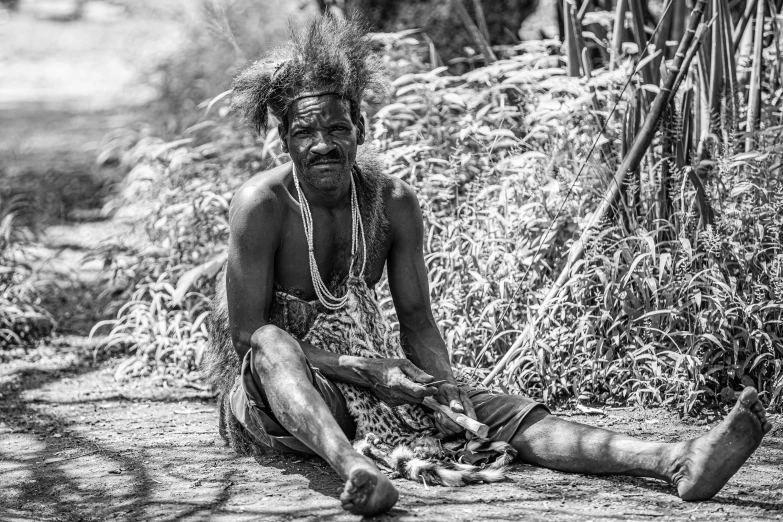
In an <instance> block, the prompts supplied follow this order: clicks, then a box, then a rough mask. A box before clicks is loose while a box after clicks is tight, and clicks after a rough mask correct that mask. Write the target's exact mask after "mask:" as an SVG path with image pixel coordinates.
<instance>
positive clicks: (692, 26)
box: [482, 0, 707, 385]
mask: <svg viewBox="0 0 783 522" xmlns="http://www.w3.org/2000/svg"><path fill="white" fill-rule="evenodd" d="M706 3H707V0H697V3H696V6H695V7H694V9H693V12H692V14H691V19H690V22H689V24H688V29H687V31H686V32H685V35H684V36H683V38H682V40H681V41H680V45H679V47H678V48H677V53H676V54H675V55H674V61H673V63H672V66H671V68H670V72H669V74H668V76H667V77H666V80H665V83H664V85H663V86H662V87H661V89H660V91H659V92H658V94H657V95H656V96H655V99H654V100H653V103H652V107H651V108H650V112H649V114H648V116H647V118H646V119H645V120H644V124H643V125H642V128H641V130H640V131H639V135H638V136H637V137H636V140H634V143H633V145H632V146H631V150H630V151H629V152H628V155H627V156H626V157H625V159H624V160H623V162H622V164H621V165H620V168H619V169H618V170H617V172H616V173H615V175H614V179H613V182H612V183H611V185H610V186H609V188H608V189H607V192H606V195H605V196H604V199H603V201H601V204H600V205H599V206H598V208H597V209H596V210H595V212H593V216H592V218H591V219H590V221H589V222H588V224H587V227H586V228H585V229H584V231H582V234H581V235H580V237H579V239H578V240H577V241H576V242H575V243H574V244H573V245H572V246H571V251H570V253H569V256H568V260H567V261H566V266H565V267H564V268H563V271H562V272H561V273H560V276H559V277H558V278H557V281H555V284H554V285H553V286H552V288H551V289H550V290H549V292H548V293H547V295H546V297H544V300H543V301H541V304H540V305H539V307H538V312H537V313H536V317H535V319H534V320H533V321H531V322H529V323H528V324H527V326H526V327H525V330H524V332H523V333H522V334H521V335H520V336H519V337H517V339H516V341H514V344H513V345H512V346H511V348H509V350H508V352H506V354H505V355H504V356H503V358H502V359H501V360H500V361H498V363H497V364H496V365H495V367H494V368H493V369H492V371H491V372H490V373H489V375H487V376H486V378H484V380H483V382H482V383H483V384H484V385H488V384H489V383H490V382H492V380H493V379H494V378H495V377H496V376H497V375H498V374H499V373H500V372H501V371H503V368H505V367H506V365H507V364H508V363H509V362H510V361H511V359H513V358H514V357H515V356H516V355H517V354H519V353H520V352H521V351H522V348H523V345H524V343H525V341H526V340H527V339H530V338H532V337H533V334H534V332H535V330H536V327H537V325H538V323H539V322H540V321H541V319H542V318H543V317H544V315H545V313H546V312H547V311H548V306H549V304H550V303H551V302H552V300H553V299H554V298H555V297H556V296H557V294H558V293H559V292H560V289H561V288H563V286H564V285H565V283H566V282H567V281H568V279H569V278H570V275H571V269H572V267H573V266H574V263H576V261H578V260H579V259H580V258H581V257H582V255H583V254H584V249H585V245H586V242H587V239H588V238H589V237H590V234H591V233H592V230H593V229H594V228H595V226H596V225H597V224H598V223H600V221H601V220H602V219H603V217H604V216H605V215H606V214H607V212H608V211H609V210H610V209H611V208H612V205H613V204H614V202H615V201H616V199H617V197H618V196H619V194H620V187H621V186H622V184H623V182H624V180H625V176H626V174H627V173H628V172H629V171H631V170H634V169H636V168H638V167H639V163H640V162H641V160H642V157H643V156H644V154H645V152H646V151H647V149H648V148H649V147H650V144H651V143H652V140H653V138H654V137H655V130H656V128H657V126H658V122H659V120H660V118H661V114H662V113H663V111H664V109H665V108H666V106H667V105H668V104H669V100H670V99H671V96H672V94H673V93H674V90H673V89H674V87H675V86H676V85H677V79H678V78H679V77H680V71H681V70H683V69H687V68H688V66H689V63H688V62H686V61H685V60H686V58H687V57H688V56H693V54H692V53H688V49H689V48H690V46H691V44H692V43H693V45H699V44H700V41H701V38H697V39H695V41H694V37H695V36H696V29H697V27H698V25H699V22H700V21H701V18H702V15H703V14H704V6H705V4H706Z"/></svg>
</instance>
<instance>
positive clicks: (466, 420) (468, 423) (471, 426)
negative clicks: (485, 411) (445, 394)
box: [423, 397, 489, 439]
mask: <svg viewBox="0 0 783 522" xmlns="http://www.w3.org/2000/svg"><path fill="white" fill-rule="evenodd" d="M423 404H424V405H425V406H426V407H428V408H429V409H431V410H434V411H439V412H441V413H442V414H444V415H445V416H446V417H448V418H449V419H451V420H452V421H454V422H456V423H457V424H459V425H460V426H462V427H463V428H465V429H466V430H468V431H469V432H471V433H473V434H474V435H478V436H479V437H481V438H482V439H486V438H487V436H489V426H487V425H486V424H482V423H480V422H479V421H477V420H476V419H471V418H470V417H468V416H467V415H463V414H462V413H456V412H455V411H454V410H452V409H451V408H449V407H448V406H446V405H445V404H441V403H439V402H438V401H436V400H435V399H433V398H432V397H424V403H423Z"/></svg>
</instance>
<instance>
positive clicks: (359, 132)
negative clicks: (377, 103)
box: [356, 114, 364, 145]
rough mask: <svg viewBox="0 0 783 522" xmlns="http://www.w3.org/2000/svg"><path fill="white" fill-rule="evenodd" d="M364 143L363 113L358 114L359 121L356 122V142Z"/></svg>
mask: <svg viewBox="0 0 783 522" xmlns="http://www.w3.org/2000/svg"><path fill="white" fill-rule="evenodd" d="M363 143H364V114H359V121H358V122H356V144H357V145H362V144H363Z"/></svg>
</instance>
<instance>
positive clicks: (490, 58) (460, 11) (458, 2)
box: [452, 0, 498, 63]
mask: <svg viewBox="0 0 783 522" xmlns="http://www.w3.org/2000/svg"><path fill="white" fill-rule="evenodd" d="M452 5H453V6H454V8H455V10H456V11H457V15H458V16H459V17H460V19H461V20H462V23H463V24H464V25H465V28H466V29H467V30H468V33H469V34H470V37H471V39H472V40H473V42H474V43H475V44H476V46H477V47H478V48H479V49H481V53H482V54H483V55H484V61H485V62H486V63H493V62H496V61H497V60H498V59H497V57H496V56H495V53H494V52H492V48H491V47H490V46H489V42H487V41H486V40H485V39H484V37H483V36H482V35H481V31H479V28H478V27H476V24H475V23H473V19H472V18H471V17H470V14H469V13H468V9H467V8H466V7H465V4H464V3H463V0H452Z"/></svg>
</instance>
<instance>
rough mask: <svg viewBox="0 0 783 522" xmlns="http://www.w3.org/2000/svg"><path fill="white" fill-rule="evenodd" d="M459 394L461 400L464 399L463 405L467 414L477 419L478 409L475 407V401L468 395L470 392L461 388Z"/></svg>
mask: <svg viewBox="0 0 783 522" xmlns="http://www.w3.org/2000/svg"><path fill="white" fill-rule="evenodd" d="M459 396H460V400H461V401H462V406H463V407H464V408H465V415H467V416H468V417H470V418H471V419H476V409H475V408H474V407H473V403H472V402H471V400H470V397H468V392H466V391H465V390H463V389H462V388H460V390H459ZM476 420H478V419H476Z"/></svg>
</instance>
